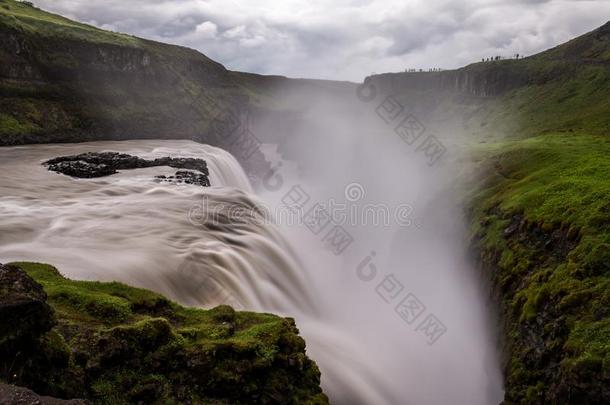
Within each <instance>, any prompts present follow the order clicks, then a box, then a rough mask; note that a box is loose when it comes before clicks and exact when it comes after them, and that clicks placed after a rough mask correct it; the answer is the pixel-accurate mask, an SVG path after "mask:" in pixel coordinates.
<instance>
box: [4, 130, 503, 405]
mask: <svg viewBox="0 0 610 405" xmlns="http://www.w3.org/2000/svg"><path fill="white" fill-rule="evenodd" d="M103 150H112V151H119V152H125V153H130V154H134V155H138V156H141V157H145V158H151V157H160V156H180V157H198V158H203V159H206V160H207V162H208V165H209V168H210V172H211V183H212V185H213V187H211V188H209V189H202V188H200V187H195V186H189V185H175V184H167V183H156V182H154V181H153V180H152V178H153V177H154V175H157V174H171V173H173V172H174V171H175V170H174V169H170V168H148V169H138V170H128V171H124V172H122V173H120V174H117V175H114V176H111V177H106V178H102V179H95V180H84V179H72V178H69V177H66V176H63V175H59V174H55V173H51V172H48V171H47V170H46V169H45V168H44V167H42V166H41V165H40V163H41V162H42V161H44V160H46V159H49V158H52V157H56V156H61V155H68V154H76V153H83V152H86V151H103ZM319 158H320V159H325V158H328V157H324V156H320V157H319ZM387 160H388V161H390V160H391V159H390V158H388V159H387ZM388 165H389V163H388ZM287 166H288V165H287V164H285V165H284V170H285V171H284V172H283V185H282V187H280V188H275V189H273V190H272V191H270V190H266V191H265V190H263V191H261V195H260V197H256V196H255V195H254V194H253V191H252V190H251V187H250V185H249V183H248V179H247V177H246V175H245V173H244V172H243V170H242V169H241V168H240V166H239V165H238V164H237V162H236V161H235V160H234V159H233V158H232V157H231V156H230V155H229V154H228V153H226V152H224V151H221V150H219V149H216V148H212V147H209V146H205V145H200V144H196V143H192V142H188V141H125V142H97V143H85V144H70V145H37V146H25V147H11V148H0V170H1V173H2V179H0V262H8V261H13V260H37V261H42V262H47V263H52V264H54V265H56V266H57V267H58V268H59V269H60V270H61V271H62V272H63V273H64V274H65V275H66V276H68V277H70V278H76V279H86V280H103V281H105V280H119V281H123V282H126V283H129V284H132V285H137V286H141V287H144V288H150V289H153V290H156V291H158V292H161V293H163V294H166V295H168V296H169V297H171V298H173V299H175V300H177V301H179V302H181V303H184V304H188V305H200V306H204V307H209V306H214V305H217V304H220V303H229V304H231V305H234V306H236V307H238V308H244V309H251V310H260V311H268V312H274V313H280V314H284V315H286V316H292V317H295V318H296V320H297V325H298V326H299V328H300V329H301V332H302V334H303V335H304V337H305V339H306V341H307V344H308V354H309V355H310V356H311V357H312V358H313V359H314V360H315V361H316V362H317V363H318V364H319V366H320V368H321V371H322V377H323V385H324V388H325V391H326V392H327V393H328V394H329V396H330V397H331V400H332V402H333V403H338V404H360V403H362V404H375V405H377V404H464V405H466V404H469V405H477V404H491V403H498V402H499V400H500V397H501V395H500V394H501V392H500V386H499V374H498V371H497V362H496V359H495V354H494V353H495V352H494V349H493V344H492V342H491V339H490V337H491V336H490V334H489V333H488V326H487V323H486V310H485V308H484V300H483V299H481V298H480V291H479V289H478V288H477V283H476V281H475V278H474V277H473V275H472V270H471V269H470V268H469V264H468V262H467V260H466V259H465V258H464V246H462V244H461V238H462V235H463V229H462V228H461V225H460V220H459V217H460V215H459V212H458V210H457V209H455V207H453V205H452V204H451V203H450V200H451V198H450V197H448V196H447V195H443V197H442V198H441V199H438V197H439V194H438V192H439V190H442V189H443V188H445V187H446V186H447V184H444V183H443V182H440V183H439V182H437V183H434V184H436V185H435V186H431V184H430V183H427V181H429V180H430V179H431V177H433V176H429V175H427V176H423V175H422V176H419V177H417V176H406V178H408V180H409V182H405V183H404V184H402V186H403V187H397V184H396V176H383V175H380V173H384V172H382V171H378V172H377V173H371V174H370V176H365V175H363V174H362V172H358V176H357V178H353V179H352V178H350V177H349V176H348V178H350V179H351V181H353V182H355V181H358V182H359V183H360V184H362V185H363V189H364V190H365V197H364V198H363V199H362V200H360V201H359V203H362V202H371V203H378V202H379V200H378V199H379V198H381V196H383V197H384V199H383V203H384V204H387V205H388V206H389V207H395V206H396V205H397V204H400V203H405V202H406V203H408V204H412V205H413V206H414V207H416V209H415V214H414V216H413V218H414V219H415V218H417V217H419V218H420V220H421V221H422V222H423V226H421V227H419V226H418V227H415V226H404V224H403V226H399V225H397V224H395V223H393V224H391V225H388V226H384V227H374V228H373V229H372V228H371V227H367V226H358V224H351V225H346V228H347V229H348V230H349V232H350V233H351V234H352V236H353V238H354V243H353V244H352V245H351V246H350V247H349V249H347V250H346V251H345V253H343V254H341V255H334V254H333V253H332V252H330V251H329V250H328V249H325V247H324V244H323V243H322V242H321V240H320V237H321V235H315V234H313V233H312V232H310V231H309V230H308V229H307V227H305V226H303V225H290V226H289V225H286V224H283V223H281V224H279V225H277V226H276V225H272V224H269V223H266V221H263V215H262V212H263V210H262V209H261V208H260V207H261V205H262V204H263V202H264V203H265V204H266V206H267V207H268V210H270V211H271V212H272V213H273V214H274V216H275V217H276V219H277V217H278V216H281V215H278V213H280V211H279V210H280V209H281V207H282V205H281V203H280V200H281V199H282V197H283V196H284V195H285V193H286V192H288V191H289V190H290V189H291V187H292V186H293V185H296V184H300V185H301V186H302V187H303V189H305V190H307V192H308V194H309V195H310V199H311V200H310V202H313V201H324V200H326V199H328V198H330V197H334V198H336V199H337V200H341V199H342V200H341V201H342V202H345V196H344V189H343V187H339V188H338V189H337V187H336V184H342V183H341V182H340V181H337V180H336V178H339V177H341V176H338V174H337V173H329V174H328V177H332V179H329V182H328V183H327V184H321V183H319V182H316V181H312V180H311V178H301V177H299V176H297V175H295V174H293V172H292V171H291V170H290V168H289V167H287ZM380 166H383V164H378V165H377V167H376V170H382V169H383V167H380ZM401 167H402V166H401ZM385 169H387V170H388V171H386V172H385V173H391V171H393V170H396V166H395V165H393V164H392V165H391V167H386V168H385ZM401 170H411V171H417V170H421V166H420V164H419V163H417V162H415V163H414V162H411V163H407V164H406V166H405V167H402V169H401ZM422 173H423V172H422ZM420 174H421V173H420ZM353 175H354V176H356V174H355V173H353ZM436 180H439V179H436ZM390 189H404V190H406V191H405V192H401V193H395V192H385V191H387V190H390ZM422 190H424V192H422ZM203 201H205V203H204V202H203ZM257 207H258V208H257ZM418 208H419V209H418ZM210 212H214V213H216V215H212V216H210V215H206V214H209V213H210ZM440 212H442V213H443V214H442V215H439V213H440ZM280 214H281V213H280ZM372 251H375V256H374V257H373V258H372V260H371V261H364V262H363V260H366V258H367V256H369V255H370V254H371V252H372ZM371 264H372V265H374V266H376V269H377V271H378V273H377V276H376V278H375V279H374V280H372V281H369V282H366V281H362V280H361V279H359V278H358V275H357V270H358V269H361V270H362V269H364V270H367V269H369V270H370V269H371V268H372V267H370V265H371ZM389 274H394V275H395V276H396V279H398V280H399V281H400V282H401V284H402V285H403V286H404V289H403V291H402V293H403V295H404V294H406V293H407V292H411V293H413V294H415V295H416V296H417V297H418V298H419V299H420V300H421V302H423V303H424V305H425V306H426V312H425V313H424V314H423V315H422V316H421V319H418V320H417V322H414V323H413V324H412V325H408V324H406V323H405V322H404V321H403V320H402V319H401V318H400V317H399V316H398V315H397V314H396V312H395V311H394V307H395V305H396V302H393V303H392V304H388V303H386V302H385V301H383V299H382V298H381V297H380V295H378V293H377V292H376V286H377V285H378V284H379V283H380V282H381V281H382V280H383V277H384V276H385V275H389ZM401 297H402V296H401ZM432 313H434V314H435V315H436V316H437V317H438V319H440V320H441V321H442V322H443V323H444V324H445V326H446V328H447V331H446V333H445V334H444V335H442V336H441V337H440V338H439V339H438V340H437V341H436V342H435V343H434V344H433V345H429V344H428V342H427V337H426V335H425V334H424V333H422V331H421V330H420V331H415V330H414V329H415V327H416V326H417V325H418V324H419V321H421V320H423V318H424V317H425V316H426V315H428V314H432Z"/></svg>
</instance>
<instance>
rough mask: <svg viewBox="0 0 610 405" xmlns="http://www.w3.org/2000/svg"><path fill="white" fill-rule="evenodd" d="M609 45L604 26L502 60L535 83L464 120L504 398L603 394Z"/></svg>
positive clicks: (606, 369)
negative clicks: (500, 347)
mask: <svg viewBox="0 0 610 405" xmlns="http://www.w3.org/2000/svg"><path fill="white" fill-rule="evenodd" d="M609 51H610V24H606V25H605V26H604V27H601V28H600V29H598V30H596V31H593V32H592V33H589V34H587V35H585V36H583V37H580V38H577V39H575V40H573V41H571V42H569V43H567V44H565V45H562V46H559V47H557V48H554V49H551V50H549V51H547V52H544V53H542V54H539V55H536V56H534V57H531V58H527V59H525V60H523V61H518V62H517V61H511V62H509V63H511V64H512V65H514V66H513V67H514V68H515V69H524V70H526V71H529V73H528V76H529V77H531V78H532V79H530V80H529V82H528V83H527V84H526V85H523V86H519V87H517V88H515V89H513V90H511V91H509V92H507V93H505V94H501V95H499V96H498V97H494V98H492V99H489V100H485V101H483V102H482V103H481V105H480V108H479V109H477V110H476V112H475V114H473V115H472V116H471V117H470V121H469V122H468V124H469V129H470V131H471V132H472V133H473V134H474V136H475V138H474V139H484V140H485V141H484V143H479V144H477V145H476V146H475V149H474V150H475V152H474V154H475V156H476V159H477V160H478V162H479V164H480V167H481V170H480V178H478V179H477V182H474V183H472V184H471V187H472V188H471V194H470V197H469V201H470V202H469V210H470V217H471V220H472V224H471V234H472V240H473V245H474V246H475V247H476V249H477V250H478V251H479V253H480V260H481V264H482V266H483V268H484V269H485V270H486V272H487V273H488V274H489V275H490V276H491V278H492V280H493V282H494V287H495V290H496V295H497V297H498V300H499V302H500V304H501V305H500V307H501V310H502V312H503V315H504V329H505V342H506V347H505V354H506V367H505V373H506V383H507V386H506V390H507V392H506V403H507V404H548V403H556V404H577V403H578V404H580V403H603V402H605V401H607V400H608V398H610V158H609V156H610V64H608V55H610V53H609ZM532 72H534V73H532ZM481 123H485V124H486V125H481ZM495 130H497V132H495Z"/></svg>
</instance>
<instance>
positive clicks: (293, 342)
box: [0, 262, 327, 404]
mask: <svg viewBox="0 0 610 405" xmlns="http://www.w3.org/2000/svg"><path fill="white" fill-rule="evenodd" d="M8 266H9V267H10V266H13V267H18V268H20V269H22V270H24V271H25V272H26V273H27V274H28V275H29V276H30V277H31V278H33V279H34V280H35V281H36V282H38V283H40V285H42V287H43V288H44V291H45V292H46V294H47V296H48V299H47V302H48V303H49V304H50V306H51V307H52V309H53V311H54V313H55V318H56V321H55V323H56V325H55V326H54V327H53V328H52V329H51V330H50V331H48V332H47V333H46V334H45V335H43V337H42V338H41V339H40V342H39V343H37V344H32V343H28V344H27V346H26V347H25V348H23V350H25V351H27V350H34V353H30V355H29V358H27V359H24V357H23V356H21V357H19V356H15V357H14V359H7V361H8V362H9V363H11V364H10V366H11V367H10V372H7V370H6V369H5V368H3V366H4V367H5V366H6V365H3V364H0V380H5V381H8V382H11V383H16V384H18V385H25V386H28V387H30V388H32V389H34V390H35V391H37V392H39V393H44V394H50V395H54V396H58V397H81V398H83V397H84V398H88V399H90V400H92V401H93V402H94V403H99V404H123V403H138V402H143V403H147V404H153V403H155V404H170V403H176V404H177V403H209V404H225V403H227V404H228V403H231V404H239V403H286V404H289V403H293V404H306V403H309V404H325V403H327V399H326V396H325V395H324V394H323V393H322V391H321V390H320V388H319V383H320V373H319V371H318V368H317V367H316V365H315V363H313V362H312V361H311V360H309V359H308V358H307V356H306V355H305V342H304V341H303V339H301V338H300V337H299V336H298V335H297V333H298V331H297V329H296V327H295V325H294V321H293V320H292V319H285V318H279V317H277V316H275V315H271V314H259V313H252V312H235V311H234V310H233V309H232V308H231V307H229V306H219V307H216V308H213V309H211V310H202V309H194V308H185V307H182V306H180V305H178V304H176V303H174V302H171V301H169V300H167V299H166V298H164V297H163V296H161V295H159V294H156V293H153V292H151V291H147V290H143V289H138V288H133V287H129V286H127V285H124V284H121V283H116V282H113V283H100V282H86V281H73V280H69V279H66V278H64V277H63V276H62V275H61V274H60V273H59V272H58V271H57V270H56V269H55V268H54V267H52V266H49V265H46V264H39V263H23V262H20V263H13V264H11V265H8ZM0 349H1V345H0ZM13 353H14V352H13ZM22 354H23V353H22ZM32 362H33V363H35V364H36V367H33V368H32V367H29V366H28V364H32ZM0 363H4V362H0Z"/></svg>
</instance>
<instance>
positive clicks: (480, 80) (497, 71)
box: [370, 61, 529, 97]
mask: <svg viewBox="0 0 610 405" xmlns="http://www.w3.org/2000/svg"><path fill="white" fill-rule="evenodd" d="M506 62H507V61H503V63H495V62H486V63H482V64H480V65H472V66H469V67H465V68H462V69H457V70H447V71H440V72H413V73H385V74H380V75H375V76H371V78H370V79H372V80H374V81H375V83H379V87H380V90H382V91H383V92H385V93H392V92H397V93H409V92H414V91H428V92H445V93H459V94H464V95H470V96H477V97H494V96H499V95H501V94H504V93H505V92H507V91H509V90H513V89H515V88H517V87H520V86H523V85H525V84H527V83H528V80H529V78H528V76H527V74H524V72H522V71H520V70H519V69H514V66H513V65H514V64H512V63H506Z"/></svg>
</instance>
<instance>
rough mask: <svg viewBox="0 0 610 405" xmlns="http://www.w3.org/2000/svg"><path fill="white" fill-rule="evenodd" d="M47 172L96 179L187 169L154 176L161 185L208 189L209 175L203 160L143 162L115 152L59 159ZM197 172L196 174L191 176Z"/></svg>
mask: <svg viewBox="0 0 610 405" xmlns="http://www.w3.org/2000/svg"><path fill="white" fill-rule="evenodd" d="M43 164H44V165H46V166H47V167H48V169H49V170H51V171H54V172H57V173H62V174H65V175H67V176H71V177H78V178H85V179H90V178H95V177H104V176H109V175H112V174H115V173H117V171H118V170H129V169H140V168H145V167H157V166H169V167H173V168H175V169H186V170H189V171H186V170H180V171H178V172H176V174H175V175H174V176H170V177H166V176H157V177H156V178H157V179H160V180H162V181H170V182H176V183H185V184H193V185H198V186H202V187H209V186H210V180H209V174H210V173H209V171H208V166H207V163H206V162H205V160H203V159H195V158H172V157H162V158H157V159H154V160H146V159H142V158H140V157H137V156H131V155H128V154H125V153H117V152H101V153H98V152H88V153H83V154H80V155H72V156H61V157H57V158H54V159H51V160H48V161H46V162H44V163H43ZM193 171H198V172H199V173H194V172H193Z"/></svg>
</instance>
